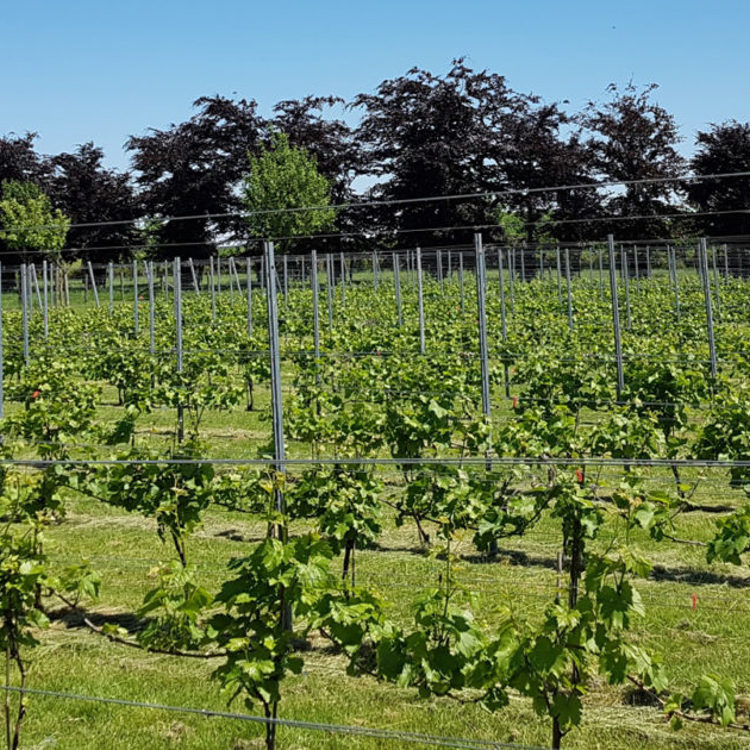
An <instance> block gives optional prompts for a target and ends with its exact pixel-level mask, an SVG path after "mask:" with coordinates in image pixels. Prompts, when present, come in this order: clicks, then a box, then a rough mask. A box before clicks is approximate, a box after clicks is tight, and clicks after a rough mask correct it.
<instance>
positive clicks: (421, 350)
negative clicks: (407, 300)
mask: <svg viewBox="0 0 750 750" xmlns="http://www.w3.org/2000/svg"><path fill="white" fill-rule="evenodd" d="M417 296H418V298H419V300H418V301H419V353H420V354H424V353H425V334H424V289H423V286H422V248H419V247H418V248H417Z"/></svg>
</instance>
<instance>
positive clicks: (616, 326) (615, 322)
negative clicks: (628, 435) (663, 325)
mask: <svg viewBox="0 0 750 750" xmlns="http://www.w3.org/2000/svg"><path fill="white" fill-rule="evenodd" d="M607 246H608V248H609V286H610V289H611V292H612V327H613V330H614V335H615V361H616V363H617V398H618V399H620V398H621V397H622V392H623V391H624V390H625V374H624V372H623V367H622V341H621V339H620V303H619V300H618V297H617V269H616V267H615V240H614V237H613V236H612V235H611V234H608V235H607Z"/></svg>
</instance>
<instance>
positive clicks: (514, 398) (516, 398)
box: [513, 396, 518, 409]
mask: <svg viewBox="0 0 750 750" xmlns="http://www.w3.org/2000/svg"><path fill="white" fill-rule="evenodd" d="M513 408H514V409H517V408H518V396H513Z"/></svg>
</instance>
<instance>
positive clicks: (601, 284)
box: [599, 248, 604, 299]
mask: <svg viewBox="0 0 750 750" xmlns="http://www.w3.org/2000/svg"><path fill="white" fill-rule="evenodd" d="M599 299H604V260H603V258H602V249H601V248H599Z"/></svg>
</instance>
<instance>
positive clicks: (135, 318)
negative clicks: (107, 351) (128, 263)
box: [133, 260, 138, 338]
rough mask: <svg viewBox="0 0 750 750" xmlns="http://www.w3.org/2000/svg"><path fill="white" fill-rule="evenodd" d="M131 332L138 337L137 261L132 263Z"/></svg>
mask: <svg viewBox="0 0 750 750" xmlns="http://www.w3.org/2000/svg"><path fill="white" fill-rule="evenodd" d="M133 330H134V331H135V335H136V338H137V337H138V261H137V260H134V261H133Z"/></svg>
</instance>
